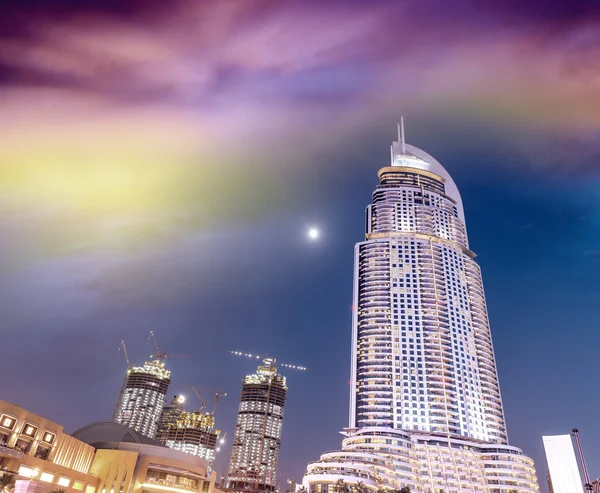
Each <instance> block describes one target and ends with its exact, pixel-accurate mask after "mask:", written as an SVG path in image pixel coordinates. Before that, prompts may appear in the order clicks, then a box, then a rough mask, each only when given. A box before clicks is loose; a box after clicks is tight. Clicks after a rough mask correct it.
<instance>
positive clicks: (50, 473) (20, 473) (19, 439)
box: [0, 400, 98, 493]
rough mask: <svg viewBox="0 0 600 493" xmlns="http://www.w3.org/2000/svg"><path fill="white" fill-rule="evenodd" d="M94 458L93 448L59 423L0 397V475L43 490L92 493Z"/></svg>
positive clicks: (94, 479) (95, 481)
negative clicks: (91, 470)
mask: <svg viewBox="0 0 600 493" xmlns="http://www.w3.org/2000/svg"><path fill="white" fill-rule="evenodd" d="M93 460H94V448H93V447H91V446H90V445H88V444H87V443H84V442H82V441H80V440H77V439H76V438H74V437H72V436H70V435H67V434H66V433H64V431H63V427H62V426H61V425H59V424H57V423H55V422H53V421H50V420H49V419H46V418H44V417H42V416H39V415H37V414H34V413H32V412H30V411H27V410H26V409H24V408H22V407H21V406H17V405H14V404H10V403H8V402H5V401H1V400H0V474H2V473H7V474H12V475H13V477H14V480H15V481H19V482H27V484H29V481H32V482H33V483H32V484H35V485H36V488H37V489H38V490H42V491H50V490H53V489H64V490H65V491H67V492H68V493H78V492H79V493H81V492H83V493H95V492H96V489H97V486H98V479H97V478H96V477H94V476H93V475H92V474H90V469H91V466H92V462H93ZM22 484H25V483H22Z"/></svg>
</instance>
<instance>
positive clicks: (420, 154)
mask: <svg viewBox="0 0 600 493" xmlns="http://www.w3.org/2000/svg"><path fill="white" fill-rule="evenodd" d="M390 150H391V166H392V167H404V168H413V169H419V170H422V171H427V172H429V173H433V174H434V175H437V176H438V177H440V178H442V181H443V182H444V186H445V193H446V195H447V196H448V197H449V198H450V199H452V201H454V202H455V203H456V208H457V209H458V216H459V218H460V220H461V221H463V222H465V213H464V210H463V205H462V199H461V198H460V192H459V191H458V187H457V186H456V183H454V180H453V179H452V177H451V176H450V173H448V172H447V171H446V168H444V167H443V166H442V165H441V164H440V162H439V161H438V160H437V159H435V158H434V157H433V156H431V155H429V154H428V153H426V152H425V151H423V150H421V149H419V148H418V147H415V146H413V145H409V144H407V143H406V139H405V137H404V122H403V121H402V122H401V123H400V124H398V140H397V141H395V142H392V145H391V149H390ZM383 169H385V168H383ZM380 173H381V172H380Z"/></svg>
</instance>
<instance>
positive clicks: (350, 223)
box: [0, 0, 600, 491]
mask: <svg viewBox="0 0 600 493" xmlns="http://www.w3.org/2000/svg"><path fill="white" fill-rule="evenodd" d="M7 4H8V5H7ZM7 4H4V5H3V6H2V7H0V331H1V336H2V341H1V343H0V375H2V378H1V380H0V390H1V393H0V398H2V399H4V400H7V401H9V402H14V403H17V404H20V405H22V406H24V407H25V408H27V409H29V410H31V411H33V412H36V413H38V414H41V415H44V416H46V417H48V418H50V419H53V420H55V421H57V422H59V423H61V424H64V425H65V428H66V430H67V431H69V432H72V431H74V430H76V429H77V428H78V427H80V426H82V425H84V424H87V423H89V422H92V421H98V420H107V419H110V417H111V414H112V411H113V408H114V405H115V403H116V400H117V396H118V393H119V389H120V386H121V383H122V379H123V375H124V372H125V370H126V363H125V359H124V357H123V354H122V353H119V352H118V347H119V343H120V341H121V339H124V340H125V342H126V343H127V345H128V349H129V353H130V358H131V359H132V360H134V361H135V362H137V363H141V362H143V360H144V359H145V358H146V357H147V355H148V354H149V353H150V351H151V350H152V347H151V345H149V344H148V342H147V339H148V332H149V331H150V330H153V331H154V332H155V333H156V337H157V339H158V342H159V344H160V346H161V347H163V348H165V349H168V350H169V352H170V353H172V354H181V355H189V356H191V358H188V359H173V360H171V361H169V362H168V366H169V368H170V369H171V370H172V371H173V381H172V384H171V388H170V391H169V394H170V395H173V394H175V393H184V394H186V395H187V396H188V402H189V403H194V402H193V401H194V399H193V394H192V392H191V391H190V389H189V386H192V385H193V386H195V387H197V388H198V389H199V391H200V393H201V394H202V395H203V397H204V398H205V399H207V400H210V399H211V394H212V393H213V392H214V390H215V389H217V388H219V389H222V390H224V391H227V392H228V393H229V396H228V397H226V398H224V399H223V400H222V401H221V404H220V409H219V410H218V413H217V423H218V425H219V426H220V427H222V428H223V429H224V430H227V432H228V438H231V437H232V435H233V429H234V423H235V412H236V409H237V404H238V396H239V390H240V385H241V379H242V378H243V376H244V375H246V374H248V373H251V372H253V371H254V370H255V368H256V364H255V362H254V361H252V360H249V359H243V358H241V357H236V356H232V355H230V354H228V353H227V352H226V350H227V349H233V350H240V351H245V352H250V353H263V352H268V353H269V354H270V355H273V356H276V357H277V358H279V359H280V360H281V361H285V362H288V363H292V364H301V365H305V366H307V367H308V368H309V371H307V372H294V371H293V370H286V371H285V372H283V373H284V374H285V375H286V376H287V377H288V384H289V387H290V390H289V398H288V404H287V407H286V416H285V422H284V438H283V444H282V451H281V461H280V479H281V484H282V485H284V483H285V480H286V479H287V478H291V479H295V480H300V479H301V477H302V474H303V472H304V470H305V467H306V464H307V463H308V462H309V461H311V460H315V459H317V458H318V457H319V455H320V454H321V453H322V452H324V451H327V450H333V449H337V448H339V447H340V443H341V441H340V438H341V436H340V435H339V434H338V431H339V430H341V429H342V428H343V427H345V426H347V416H348V388H349V386H348V380H349V370H350V361H349V357H350V335H351V330H350V329H351V316H350V311H351V302H352V268H353V265H352V263H353V245H354V243H356V242H357V241H360V240H361V239H363V238H364V208H365V207H366V205H367V204H368V203H369V200H370V195H371V192H372V191H373V189H374V187H375V186H376V184H377V170H378V169H379V168H381V167H383V166H385V165H386V164H387V163H388V162H389V145H390V143H391V141H392V140H394V139H395V124H396V122H397V121H398V119H399V118H400V116H401V115H404V117H405V121H406V134H407V140H408V142H409V143H410V144H414V145H417V146H418V147H420V148H422V149H423V150H425V151H426V152H428V153H430V154H431V155H433V156H434V157H435V158H436V159H438V160H439V161H440V162H441V163H442V164H443V165H444V166H445V167H446V169H447V170H448V171H449V172H450V173H451V174H452V176H453V177H454V179H455V181H456V182H457V185H458V187H459V189H460V191H461V193H462V197H463V202H464V205H465V210H466V216H467V230H468V233H469V239H470V245H471V248H472V249H473V250H474V251H475V252H476V253H477V254H478V261H479V263H480V265H481V266H482V268H483V276H484V285H485V288H486V294H487V301H488V307H489V311H490V318H491V324H492V334H493V337H494V343H495V350H496V357H497V361H498V367H499V375H500V383H501V388H502V394H503V399H504V406H505V414H506V418H507V422H508V429H509V439H510V442H511V444H513V445H516V446H519V447H521V448H522V449H523V450H524V451H525V453H527V454H529V455H531V456H533V457H534V459H535V460H536V464H537V468H538V473H539V478H540V483H541V487H542V491H546V485H545V474H546V462H545V458H544V455H543V448H542V441H541V436H542V434H563V433H569V432H570V430H571V428H573V427H575V426H576V427H578V428H579V429H580V432H581V438H582V443H583V446H584V449H585V452H586V453H587V460H588V466H589V468H590V470H591V473H592V475H593V476H594V477H597V476H599V475H600V450H599V449H598V447H597V446H596V444H597V443H598V442H599V441H600V427H599V426H598V407H599V406H600V393H599V392H598V376H599V370H598V365H597V348H598V347H599V345H600V330H599V329H600V6H599V4H598V2H596V1H589V2H577V1H571V2H567V1H564V2H558V1H554V2H552V1H546V2H534V1H526V0H521V1H517V0H515V1H506V2H499V1H498V2H492V1H482V2H476V1H467V0H453V1H452V2H448V1H446V0H425V1H418V2H417V1H415V2H411V1H406V2H401V1H394V2H384V1H373V2H364V1H361V2H358V1H357V2H353V1H349V0H347V1H339V2H334V1H332V2H311V1H303V2H294V1H291V2H277V1H252V0H240V1H239V2H238V1H227V0H225V1H213V2H209V1H205V2H202V1H169V2H158V1H157V2H150V1H149V0H144V1H140V2H116V1H107V0H98V1H84V0H78V1H73V0H71V1H67V0H65V1H57V0H54V1H50V0H48V1H47V2H43V1H26V0H21V1H9V2H7ZM152 5H154V6H152ZM312 225H316V226H318V227H319V228H320V229H321V232H322V236H321V238H320V240H319V241H317V242H310V241H308V240H307V238H306V230H307V228H308V227H309V226H312ZM229 442H230V440H229ZM227 460H228V450H227V451H226V452H225V453H222V455H221V457H220V458H219V461H218V463H217V468H218V469H219V470H220V469H221V468H223V467H225V465H226V463H227Z"/></svg>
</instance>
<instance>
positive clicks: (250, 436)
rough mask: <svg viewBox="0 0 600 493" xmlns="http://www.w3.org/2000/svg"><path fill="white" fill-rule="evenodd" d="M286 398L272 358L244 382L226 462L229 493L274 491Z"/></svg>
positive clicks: (265, 361)
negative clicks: (229, 458)
mask: <svg viewBox="0 0 600 493" xmlns="http://www.w3.org/2000/svg"><path fill="white" fill-rule="evenodd" d="M286 396H287V386H286V381H285V377H283V376H281V375H280V374H278V373H277V368H276V367H275V360H274V359H272V358H265V359H264V360H263V365H261V366H259V367H258V370H257V372H256V373H255V374H252V375H248V376H247V377H246V378H244V381H243V383H242V394H241V399H240V406H239V410H238V415H237V422H236V425H235V435H234V439H233V444H232V447H231V460H230V462H229V472H228V488H229V489H230V490H233V491H253V492H272V491H275V489H276V488H277V462H278V460H279V449H280V446H281V432H282V428H283V409H284V406H285V399H286Z"/></svg>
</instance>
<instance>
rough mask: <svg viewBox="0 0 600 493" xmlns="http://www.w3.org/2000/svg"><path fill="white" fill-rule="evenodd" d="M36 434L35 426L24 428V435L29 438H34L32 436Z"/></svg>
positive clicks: (27, 425)
mask: <svg viewBox="0 0 600 493" xmlns="http://www.w3.org/2000/svg"><path fill="white" fill-rule="evenodd" d="M36 433H37V428H36V427H35V426H32V425H29V424H26V425H25V426H24V427H23V435H27V436H28V437H32V436H35V434H36Z"/></svg>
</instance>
